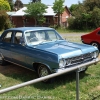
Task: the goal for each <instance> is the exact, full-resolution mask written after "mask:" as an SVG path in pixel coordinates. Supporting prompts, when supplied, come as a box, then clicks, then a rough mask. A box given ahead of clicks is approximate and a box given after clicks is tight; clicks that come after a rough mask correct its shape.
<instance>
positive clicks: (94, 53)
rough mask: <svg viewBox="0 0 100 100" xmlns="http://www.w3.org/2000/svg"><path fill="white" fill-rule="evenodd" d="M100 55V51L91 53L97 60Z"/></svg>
mask: <svg viewBox="0 0 100 100" xmlns="http://www.w3.org/2000/svg"><path fill="white" fill-rule="evenodd" d="M98 55H99V52H98V51H95V52H92V53H91V56H92V58H97V57H98Z"/></svg>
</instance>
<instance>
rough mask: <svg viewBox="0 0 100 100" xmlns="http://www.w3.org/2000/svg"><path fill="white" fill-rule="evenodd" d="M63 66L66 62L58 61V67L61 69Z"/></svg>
mask: <svg viewBox="0 0 100 100" xmlns="http://www.w3.org/2000/svg"><path fill="white" fill-rule="evenodd" d="M65 66H66V60H65V59H60V61H59V67H60V68H62V67H65Z"/></svg>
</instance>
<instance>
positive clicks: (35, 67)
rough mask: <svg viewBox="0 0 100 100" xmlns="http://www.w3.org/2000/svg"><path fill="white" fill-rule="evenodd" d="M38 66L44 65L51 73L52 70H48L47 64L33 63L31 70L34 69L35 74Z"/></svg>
mask: <svg viewBox="0 0 100 100" xmlns="http://www.w3.org/2000/svg"><path fill="white" fill-rule="evenodd" d="M39 65H44V66H46V67H47V68H48V69H49V70H50V72H52V69H51V68H50V66H49V65H47V64H45V63H41V62H34V63H33V68H34V70H35V71H36V72H37V70H38V67H39Z"/></svg>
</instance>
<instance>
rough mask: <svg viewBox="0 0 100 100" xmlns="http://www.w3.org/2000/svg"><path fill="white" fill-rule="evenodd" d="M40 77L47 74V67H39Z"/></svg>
mask: <svg viewBox="0 0 100 100" xmlns="http://www.w3.org/2000/svg"><path fill="white" fill-rule="evenodd" d="M39 74H40V77H43V76H46V75H48V70H47V68H45V67H41V68H40V73H39Z"/></svg>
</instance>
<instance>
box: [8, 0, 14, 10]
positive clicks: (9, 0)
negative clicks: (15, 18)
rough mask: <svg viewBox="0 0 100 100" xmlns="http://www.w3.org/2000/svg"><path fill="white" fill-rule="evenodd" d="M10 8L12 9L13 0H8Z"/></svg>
mask: <svg viewBox="0 0 100 100" xmlns="http://www.w3.org/2000/svg"><path fill="white" fill-rule="evenodd" d="M8 2H9V5H10V8H11V10H14V2H13V0H8Z"/></svg>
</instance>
